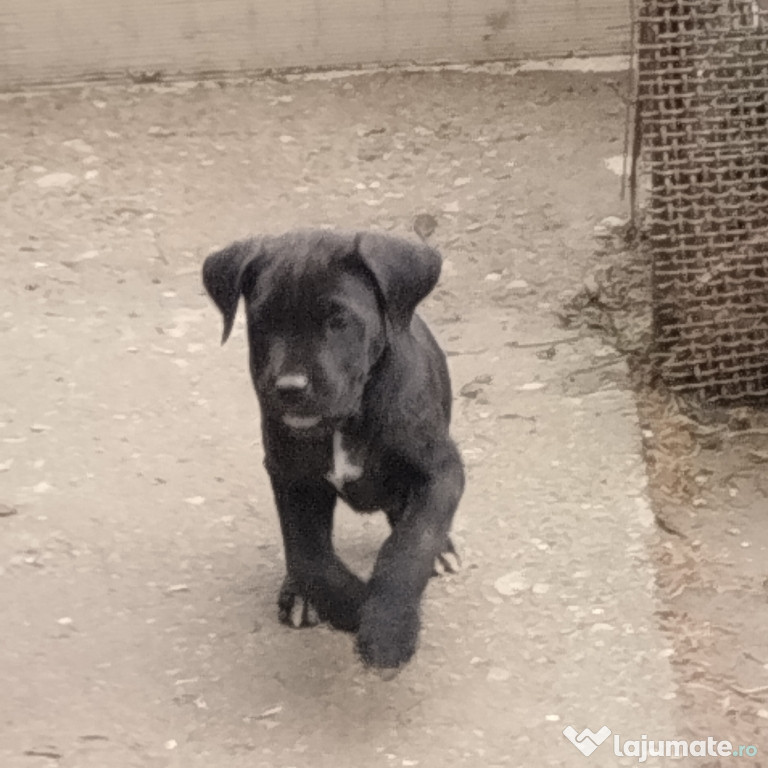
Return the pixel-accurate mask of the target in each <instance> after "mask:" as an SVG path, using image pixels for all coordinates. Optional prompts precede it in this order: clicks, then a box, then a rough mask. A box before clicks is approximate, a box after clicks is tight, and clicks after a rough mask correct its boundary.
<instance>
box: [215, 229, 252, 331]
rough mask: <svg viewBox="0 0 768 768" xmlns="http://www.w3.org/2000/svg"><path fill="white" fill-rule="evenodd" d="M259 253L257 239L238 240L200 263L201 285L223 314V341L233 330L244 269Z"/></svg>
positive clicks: (241, 289) (246, 269)
mask: <svg viewBox="0 0 768 768" xmlns="http://www.w3.org/2000/svg"><path fill="white" fill-rule="evenodd" d="M261 253H262V248H261V241H260V240H258V239H251V240H240V241H238V242H236V243H232V245H229V246H227V247H226V248H224V250H222V251H217V252H216V253H212V254H211V255H210V256H209V257H208V258H207V259H206V260H205V262H204V263H203V285H204V286H205V290H206V291H208V295H209V296H210V297H211V298H212V299H213V301H214V302H215V304H216V306H217V307H218V308H219V311H220V312H221V314H222V315H223V317H224V333H223V334H222V337H221V343H222V344H224V342H225V341H226V340H227V339H228V338H229V334H230V333H231V332H232V325H233V324H234V322H235V315H236V314H237V305H238V302H239V301H240V295H241V294H242V293H243V288H244V279H245V276H246V272H248V271H249V267H250V266H251V265H252V264H253V263H254V262H255V261H256V260H257V259H258V258H259V257H260V256H261Z"/></svg>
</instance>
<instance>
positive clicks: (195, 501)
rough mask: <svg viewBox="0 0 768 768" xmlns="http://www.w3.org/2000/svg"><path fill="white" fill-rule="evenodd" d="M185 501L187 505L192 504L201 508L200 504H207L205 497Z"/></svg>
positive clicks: (194, 497)
mask: <svg viewBox="0 0 768 768" xmlns="http://www.w3.org/2000/svg"><path fill="white" fill-rule="evenodd" d="M184 501H186V502H187V504H192V505H194V506H196V507H197V506H200V504H205V496H190V497H189V498H187V499H184Z"/></svg>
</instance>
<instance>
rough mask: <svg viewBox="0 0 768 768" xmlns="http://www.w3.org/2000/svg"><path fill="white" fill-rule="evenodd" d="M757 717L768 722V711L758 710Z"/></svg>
mask: <svg viewBox="0 0 768 768" xmlns="http://www.w3.org/2000/svg"><path fill="white" fill-rule="evenodd" d="M757 716H758V717H761V718H762V719H763V720H768V709H758V710H757Z"/></svg>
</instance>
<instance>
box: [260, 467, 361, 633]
mask: <svg viewBox="0 0 768 768" xmlns="http://www.w3.org/2000/svg"><path fill="white" fill-rule="evenodd" d="M272 488H273V490H274V493H275V501H276V503H277V510H278V514H279V516H280V527H281V529H282V533H283V544H284V547H285V561H286V567H287V574H286V577H285V581H284V582H283V586H282V588H281V590H280V596H279V599H278V609H279V618H280V621H281V622H283V623H284V624H288V625H290V626H293V627H297V628H298V627H308V626H313V625H314V624H317V623H318V621H329V622H330V623H331V624H332V625H333V626H334V627H335V628H336V629H341V630H345V631H347V632H355V631H356V630H357V628H358V626H359V624H360V608H361V606H362V603H363V600H364V598H365V584H364V583H363V581H361V580H360V579H359V578H358V577H357V576H355V575H354V574H353V573H352V572H351V571H350V570H349V569H348V568H347V567H346V566H345V565H344V563H343V562H342V561H341V560H340V559H339V558H338V557H337V555H336V553H335V552H334V550H333V541H332V528H333V510H334V506H335V504H336V494H335V492H334V491H333V489H331V487H330V486H329V485H328V484H327V483H326V482H325V481H321V482H320V483H318V484H310V483H304V484H294V483H286V482H281V481H280V480H279V479H276V478H273V480H272Z"/></svg>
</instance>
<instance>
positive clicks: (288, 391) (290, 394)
mask: <svg viewBox="0 0 768 768" xmlns="http://www.w3.org/2000/svg"><path fill="white" fill-rule="evenodd" d="M309 390H310V387H309V379H308V378H307V376H306V375H304V374H303V373H292V374H288V375H285V376H280V377H279V378H278V379H277V381H275V391H276V393H277V402H278V403H279V405H280V407H281V408H282V409H283V410H284V411H285V413H284V414H283V417H282V419H283V423H284V424H285V425H286V426H288V427H290V428H291V429H311V428H312V427H316V426H317V425H318V424H319V423H320V417H319V416H315V415H310V414H302V413H300V411H301V410H303V408H304V407H305V406H306V401H307V397H308V395H309ZM296 411H299V412H296Z"/></svg>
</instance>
